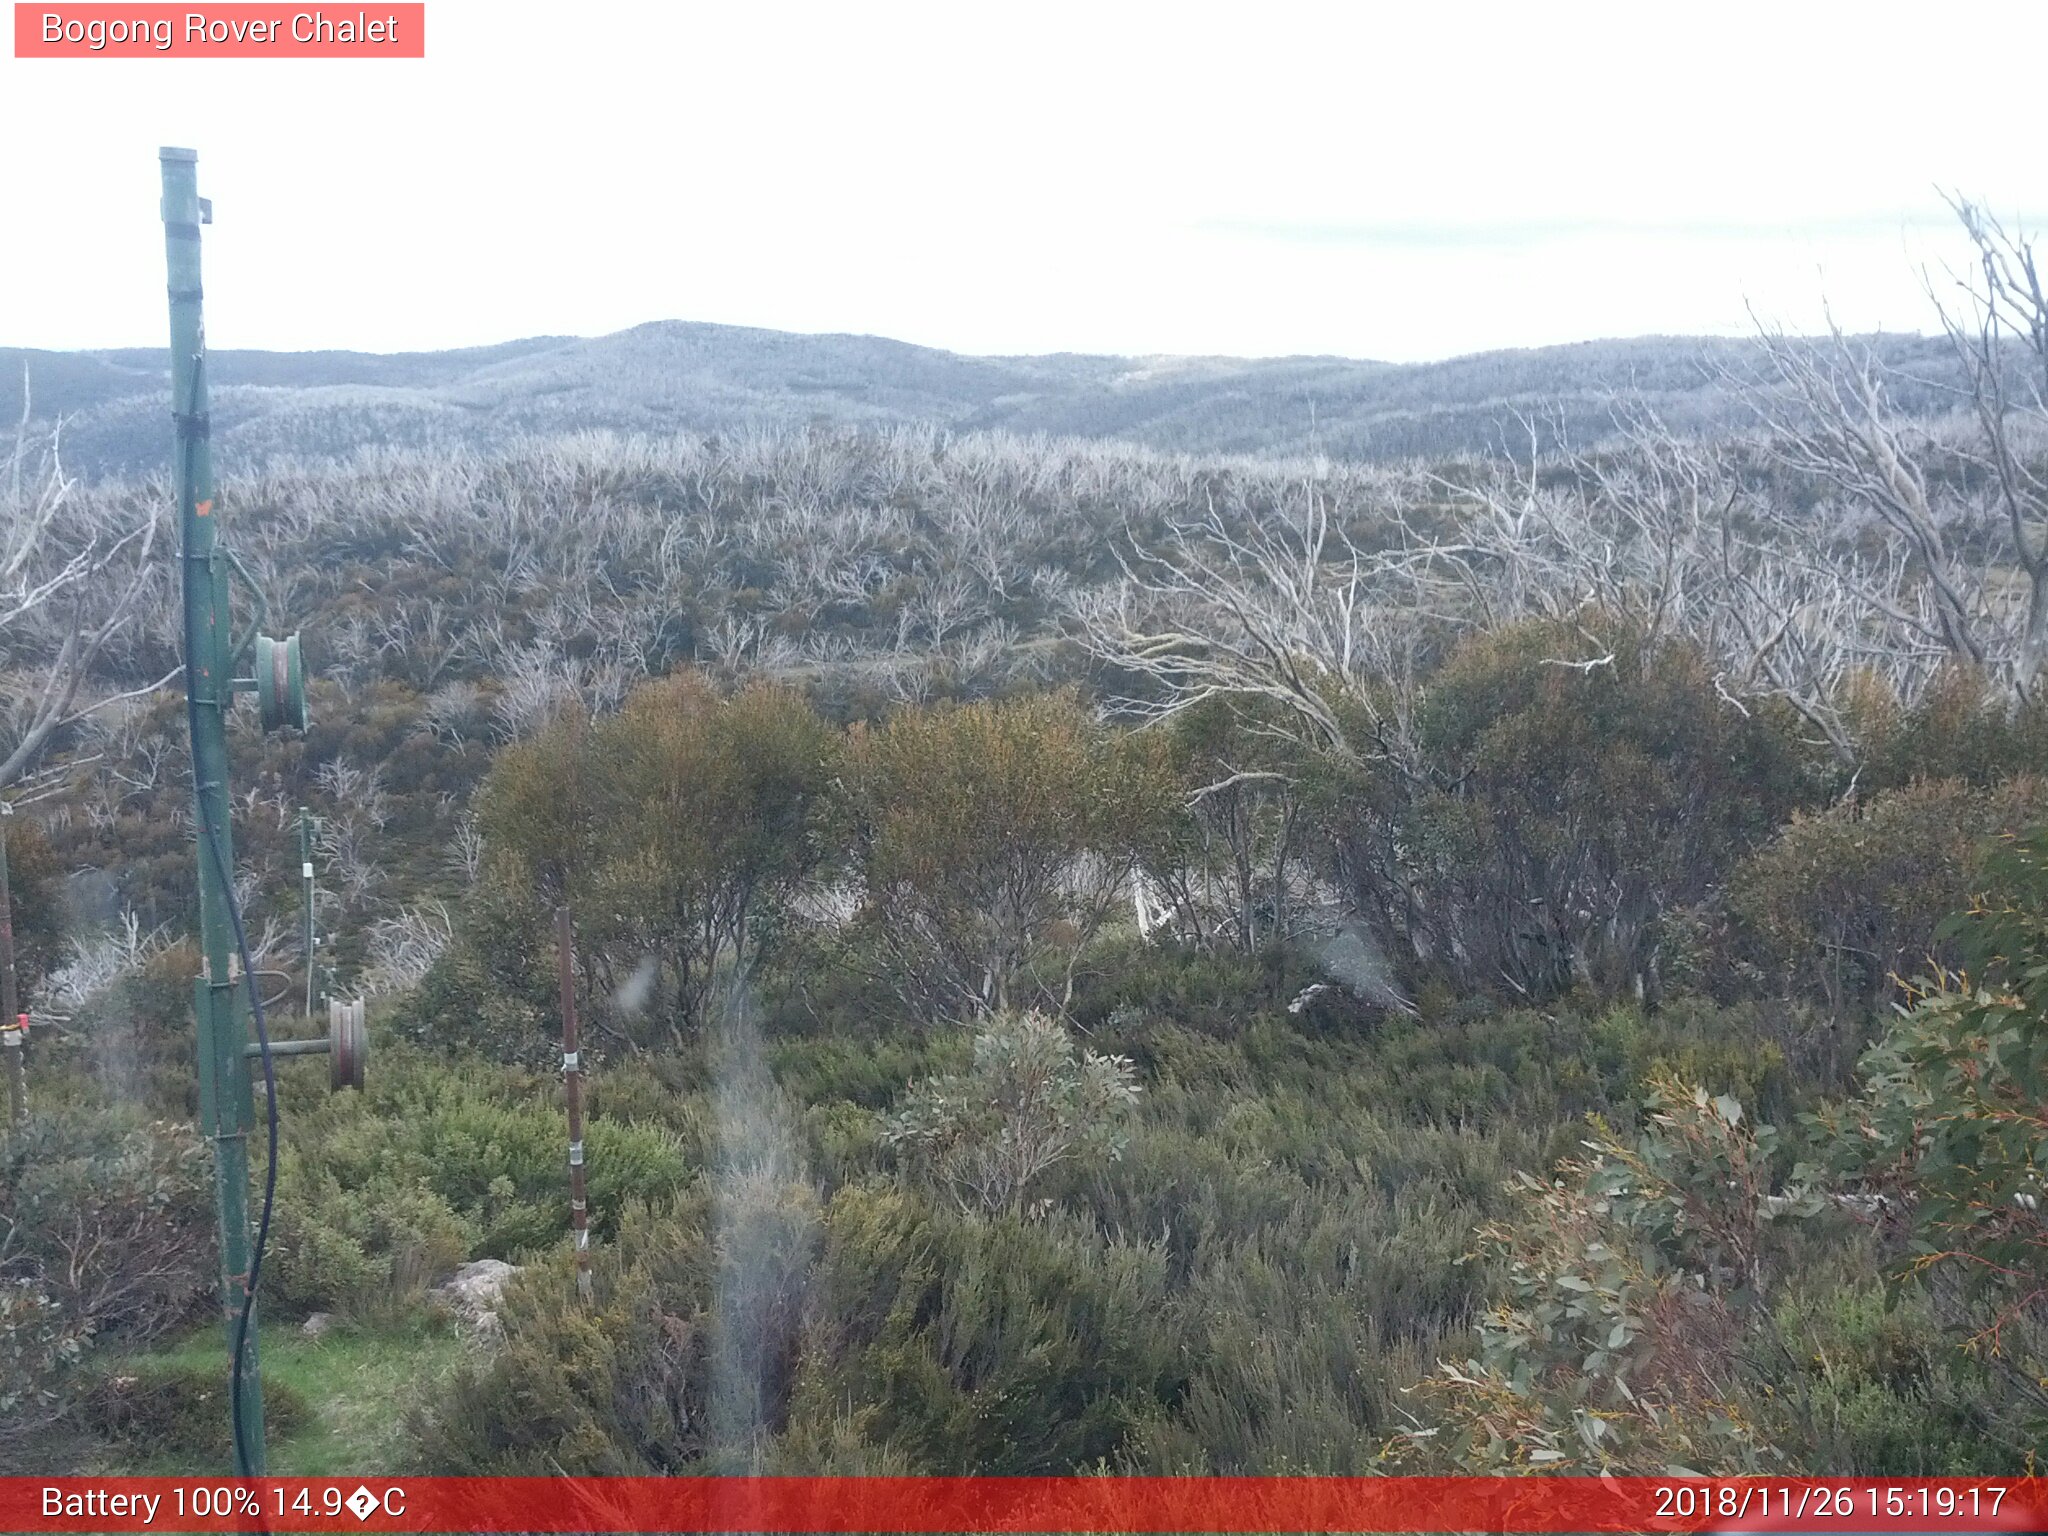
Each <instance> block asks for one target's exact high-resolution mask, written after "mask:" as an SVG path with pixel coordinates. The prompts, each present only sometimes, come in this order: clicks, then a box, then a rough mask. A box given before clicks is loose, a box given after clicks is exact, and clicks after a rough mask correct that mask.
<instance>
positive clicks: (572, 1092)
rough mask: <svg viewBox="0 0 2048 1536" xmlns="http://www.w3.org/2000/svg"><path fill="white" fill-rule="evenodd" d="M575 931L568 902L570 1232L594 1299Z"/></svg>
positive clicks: (580, 1282)
mask: <svg viewBox="0 0 2048 1536" xmlns="http://www.w3.org/2000/svg"><path fill="white" fill-rule="evenodd" d="M574 937H575V931H574V928H573V927H572V925H571V923H570V921H569V908H568V905H567V903H564V904H563V905H561V906H559V907H557V908H555V964H556V968H557V970H558V971H559V972H560V974H561V981H562V1088H563V1091H564V1093H565V1094H566V1095H567V1096H568V1100H569V1230H570V1231H571V1232H572V1233H574V1234H575V1241H576V1294H577V1295H579V1296H581V1297H582V1298H583V1299H584V1300H585V1301H589V1300H590V1296H591V1288H590V1207H589V1204H588V1203H587V1201H586V1199H585V1197H584V1182H583V1053H582V1051H581V1049H580V1048H579V1043H578V1036H577V1033H576V962H575V942H574Z"/></svg>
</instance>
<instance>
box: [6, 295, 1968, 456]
mask: <svg viewBox="0 0 2048 1536" xmlns="http://www.w3.org/2000/svg"><path fill="white" fill-rule="evenodd" d="M1881 346H1882V349H1883V350H1884V351H1885V353H1886V354H1887V356H1888V358H1889V359H1890V360H1892V361H1894V362H1903V363H1907V364H1909V365H1910V364H1913V363H1917V362H1922V361H1925V362H1926V363H1927V364H1928V365H1929V366H1930V369H1932V368H1933V367H1935V366H1938V364H1939V363H1940V361H1941V360H1942V353H1943V348H1942V346H1941V344H1940V343H1938V342H1933V341H1926V340H1922V339H1920V338H1916V337H1904V338H1888V339H1885V340H1884V341H1883V342H1882V343H1881ZM1751 350H1752V348H1751V347H1750V344H1748V343H1746V342H1741V341H1726V340H1707V339H1699V338H1684V337H1646V338H1639V339H1635V340H1628V341H1596V342H1581V343H1577V344H1574V345H1571V346H1560V347H1544V348H1537V349H1533V350H1525V351H1512V352H1489V353H1481V354H1478V355H1476V356H1472V357H1462V358H1455V359H1452V360H1450V361H1448V362H1440V363H1415V364H1392V363H1376V362H1363V361H1357V360H1353V359H1348V358H1336V357H1292V358H1270V359H1242V358H1220V357H1167V358H1123V357H1095V356H1086V355H1081V354H1074V353H1061V354H1054V355H1051V356H1045V357H964V356H961V355H959V354H957V353H952V352H944V351H939V350H936V349H934V348H930V347H916V346H911V345H909V344H907V343H904V342H898V341H889V340H885V339H883V338H880V337H872V336H804V335H793V334H790V333H787V332H782V331H765V330H754V329H749V328H745V327H739V326H723V325H699V324H692V323H687V322H683V321H661V322H658V323H655V324H650V325H642V326H636V327H634V328H633V329H632V330H629V331H620V332H618V333H617V334H615V335H611V336H600V337H594V338H578V337H559V336H543V337H533V338H529V339H527V340H524V341H511V342H506V343H503V344H502V345H499V346H494V347H478V348H468V349H464V350H460V351H452V352H409V353H394V354H389V355H382V354H375V353H363V352H215V353H213V354H212V355H211V358H210V362H211V366H212V380H211V382H212V387H213V401H214V406H213V409H214V433H215V441H216V445H217V446H216V452H217V454H218V456H219V458H220V460H221V464H222V467H223V468H232V467H235V466H236V464H237V461H239V462H240V464H241V465H243V466H247V465H249V464H253V463H261V462H266V461H269V460H273V459H276V458H279V457H289V458H301V459H304V458H328V457H345V456H347V455H350V454H352V453H353V452H355V451H356V450H357V449H359V448H361V447H365V446H374V445H398V446H408V447H434V446H444V445H445V446H454V445H460V444H467V445H472V446H489V445H491V444H494V443H500V442H503V441H505V440H507V439H510V438H513V437H517V436H519V435H522V434H525V433H533V432H541V433H552V432H562V431H573V430H580V429H585V428H611V429H615V430H621V431H628V432H667V431H673V430H676V429H679V428H685V429H692V430H698V431H717V430H730V429H733V428H738V427H744V426H748V425H753V424H762V425H766V424H774V425H787V424H790V423H806V422H816V423H822V424H830V425H880V424H891V423H908V422H929V423H933V424H936V425H940V426H943V427H947V428H951V429H955V430H963V431H964V430H984V429H985V430H995V431H1006V432H1018V433H1036V432H1046V433H1054V434H1060V435H1072V436H1078V437H1094V438H1119V439H1123V440H1127V441H1131V442H1136V443H1142V444H1147V445H1150V446H1153V447H1157V448H1166V449H1174V450H1186V451H1202V452H1226V453H1248V454H1284V453H1303V452H1312V451H1321V452H1324V453H1328V454H1331V455H1333V456H1336V457H1343V458H1356V459H1390V458H1403V457H1409V456H1416V455H1432V456H1433V455H1439V454H1445V453H1457V452H1470V451H1477V450H1485V449H1489V448H1496V447H1498V446H1500V444H1501V443H1502V442H1503V441H1513V440H1515V439H1516V438H1517V437H1518V436H1519V435H1520V432H1521V429H1520V428H1519V426H1518V425H1517V422H1516V413H1517V412H1518V411H1524V412H1536V411H1561V412H1562V413H1563V419H1564V422H1565V425H1566V427H1567V429H1568V430H1569V431H1570V432H1571V433H1572V434H1573V435H1574V436H1575V437H1578V438H1581V439H1584V438H1587V437H1596V436H1598V435H1599V432H1600V429H1601V427H1602V426H1603V424H1604V422H1605V419H1606V406H1605V401H1606V399H1607V398H1608V397H1609V396H1610V395H1611V394H1613V393H1614V392H1616V391H1623V390H1632V391H1636V392H1639V393H1641V394H1643V395H1644V396H1646V397H1648V398H1649V399H1651V400H1652V401H1653V402H1655V403H1656V405H1657V406H1658V408H1659V409H1660V410H1661V411H1662V412H1663V413H1664V414H1665V416H1666V418H1667V419H1668V420H1670V421H1671V422H1672V424H1673V425H1675V426H1682V427H1710V426H1717V425H1723V424H1729V423H1732V422H1734V421H1736V420H1738V419H1740V407H1739V406H1738V405H1737V404H1736V403H1735V402H1733V401H1732V400H1730V399H1729V398H1728V396H1727V394H1726V392H1725V391H1724V390H1722V389H1721V388H1720V387H1718V386H1717V385H1716V384H1715V383H1714V382H1713V369H1714V367H1715V366H1716V365H1734V366H1740V365H1741V363H1742V362H1743V360H1744V359H1745V358H1746V357H1747V356H1748V355H1749V353H1750V352H1751ZM24 362H26V363H27V365H28V372H29V376H30V379H31V388H32V391H33V402H34V407H35V414H36V416H37V417H38V418H39V419H42V420H49V419H53V418H57V417H61V418H63V419H64V421H65V432H64V441H65V456H66V462H67V464H68V465H69V466H70V467H71V468H72V469H73V470H74V471H75V472H79V473H84V474H87V475H92V476H101V475H110V474H130V473H147V472H148V471H150V470H151V469H154V468H156V467H159V466H161V465H162V464H163V463H164V462H165V460H166V458H167V455H168V447H169V433H168V429H167V428H166V426H165V421H164V417H165V412H166V410H167V404H166V393H167V390H168V383H167V372H166V362H165V354H164V352H163V351H161V350H156V349H148V348H134V349H125V350H118V351H105V352H33V351H21V350H18V349H14V350H10V349H0V413H4V419H6V420H10V421H11V420H13V419H15V418H16V416H18V414H19V412H20V409H21V380H22V365H23V363H24Z"/></svg>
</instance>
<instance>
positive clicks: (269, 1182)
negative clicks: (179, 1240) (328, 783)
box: [206, 822, 277, 1477]
mask: <svg viewBox="0 0 2048 1536" xmlns="http://www.w3.org/2000/svg"><path fill="white" fill-rule="evenodd" d="M206 837H207V841H208V843H209V844H210V845H211V846H212V848H213V867H214V870H215V872H216V873H217V874H218V875H219V877H220V883H221V890H222V894H223V895H224V896H225V897H226V900H227V909H228V922H229V924H230V926H232V927H233V928H234V930H235V950H236V952H237V953H238V954H239V955H240V957H241V961H242V980H243V981H244V982H245V983H247V985H248V989H249V1011H250V1013H251V1015H252V1016H253V1017H254V1018H255V1020H256V1044H257V1048H258V1050H260V1051H261V1052H262V1056H263V1104H264V1119H265V1121H266V1126H267V1130H268V1132H269V1154H268V1156H267V1157H266V1158H265V1160H264V1166H263V1214H262V1215H261V1216H259V1217H258V1218H257V1221H256V1243H255V1246H254V1247H253V1248H251V1249H250V1251H249V1277H248V1279H247V1280H245V1281H244V1282H243V1283H242V1311H241V1315H240V1316H239V1317H237V1318H236V1319H235V1346H234V1353H233V1357H232V1363H231V1364H230V1366H229V1368H228V1399H229V1412H230V1413H232V1414H233V1415H234V1423H235V1462H236V1465H237V1466H238V1467H239V1469H240V1471H241V1474H242V1476H244V1477H254V1476H255V1475H256V1471H255V1468H254V1467H253V1466H252V1465H251V1463H250V1457H249V1447H248V1444H247V1443H246V1442H245V1441H244V1439H243V1436H242V1361H243V1358H244V1357H245V1356H246V1354H247V1353H248V1345H249V1320H250V1318H251V1316H252V1315H253V1314H254V1313H255V1310H256V1287H257V1284H258V1283H259V1282H260V1280H261V1279H262V1275H263V1250H264V1248H265V1247H267V1246H268V1245H269V1242H270V1212H271V1208H272V1206H273V1205H275V1203H276V1201H277V1069H276V1067H275V1065H274V1064H273V1063H272V1060H271V1055H270V1026H269V1024H268V1023H267V1021H266V1020H265V1019H264V1017H263V998H262V995H261V994H260V993H259V992H258V990H257V987H256V967H255V965H254V964H253V963H252V962H251V960H250V958H249V938H248V934H247V933H246V931H245V930H244V929H243V926H242V906H241V903H240V902H239V901H237V900H236V899H235V889H234V881H233V880H231V879H230V878H229V877H228V872H227V860H226V859H225V858H224V857H223V856H222V850H221V844H220V834H219V833H218V832H217V831H216V830H215V828H214V826H213V824H212V823H211V822H209V823H207V826H206Z"/></svg>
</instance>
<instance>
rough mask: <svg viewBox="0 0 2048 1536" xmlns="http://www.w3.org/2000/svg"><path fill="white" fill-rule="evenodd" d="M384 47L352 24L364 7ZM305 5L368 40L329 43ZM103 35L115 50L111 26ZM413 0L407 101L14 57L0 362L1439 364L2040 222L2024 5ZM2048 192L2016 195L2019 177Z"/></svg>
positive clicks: (1835, 305)
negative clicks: (851, 344) (756, 354)
mask: <svg viewBox="0 0 2048 1536" xmlns="http://www.w3.org/2000/svg"><path fill="white" fill-rule="evenodd" d="M363 3H368V4H370V5H371V7H372V11H373V13H374V0H363ZM329 10H330V11H332V12H334V13H337V14H350V15H352V14H354V10H355V8H354V7H350V8H348V9H347V10H346V11H344V10H343V7H341V6H340V5H332V6H330V7H329ZM110 14H111V13H110ZM1934 17H1935V11H1934V8H1933V7H1932V6H1931V5H1919V6H1911V7H1908V6H1903V5H1901V6H1896V7H1893V6H1886V5H1883V4H1878V3H1870V0H1865V3H1862V4H1856V5H1853V6H1852V5H1833V4H1824V3H1820V0H1801V3H1792V4H1788V3H1784V0H1780V3H1778V4H1775V5H1752V4H1744V3H1716V4H1714V5H1711V6H1710V5H1704V4H1685V5H1679V4H1654V3H1647V0H1637V3H1634V4H1629V5H1593V4H1581V5H1574V4H1568V3H1563V0H1546V3H1543V4H1527V3H1524V4H1515V5H1508V4H1501V5H1486V4H1454V3H1438V0H1430V3H1420V0H1399V3H1366V0H1350V3H1335V0H1332V3H1322V4H1306V3H1295V4H1289V3H1279V0H1262V3H1260V4H1258V5H1256V6H1254V5H1246V4H1231V5H1224V4H1213V3H1208V0H1181V3H1178V4H1173V5H1154V4H1142V3H1137V0H1095V3H1093V4H1087V5H1078V4H1076V5H1068V4H1061V3H1046V0H1034V3H1031V4H1028V5H1022V4H1014V3H1009V0H952V3H947V4H935V5H909V4H882V3H865V0H839V3H836V4H831V5H825V4H816V5H812V4H792V3H776V0H724V3H720V4H717V5H710V4H702V3H698V0H661V3H630V4H629V3H621V0H558V3H553V4H542V3H535V0H428V4H427V28H428V41H427V50H426V51H427V57H426V58H425V59H422V60H373V61H358V60H287V59H255V60H194V59H186V58H176V57H168V58H156V59H146V60H128V59H120V60H113V59H100V60H91V61H83V60H44V59H16V58H14V57H12V56H11V50H10V53H9V55H8V56H5V57H0V193H4V201H0V207H4V212H0V345H15V346H33V347H48V348H84V347H108V346H143V345H150V346H154V345H161V344H162V343H163V342H164V340H165V337H166V324H167V323H166V318H165V311H164V300H163V245H162V235H161V228H160V226H159V224H158V213H157V161H156V150H157V147H158V146H159V145H163V144H176V145H183V146H188V147H191V148H194V149H196V150H198V152H199V157H200V158H199V186H200V191H201V193H202V194H203V195H206V196H209V197H211V198H212V200H213V203H214V210H215V211H214V224H213V226H212V227H211V228H210V229H209V230H208V231H207V236H206V246H205V262H206V294H207V327H208V334H209V338H210V341H211V343H212V345H213V346H215V347H217V348H221V347H267V348H283V349H303V348H348V349H357V350H368V351H398V350H417V349H435V348H443V347H453V346H469V345H481V344H487V343H490V342H495V341H502V340H507V339H510V338H513V337H519V336H531V335H540V334H564V335H599V334H603V333H606V332H609V331H615V330H619V329H623V328H625V327H628V326H632V325H637V324H641V323H643V322H646V321H651V320H663V319H686V320H705V321H717V322H722V323H727V324H738V325H754V326H766V327H772V328H775V329H780V330H791V331H847V332H855V333H865V334H874V335H883V336H891V337H896V338H899V339H902V340H905V341H911V342H917V343H920V344H924V345H928V346H937V347H945V348H950V349H953V350H956V351H963V352H975V353H1028V352H1058V351H1078V352H1112V353H1125V354H1135V355H1149V354H1159V353H1180V354H1202V353H1215V354H1231V355H1240V356H1269V355H1283V354H1296V353H1328V354H1340V355H1345V356H1352V357H1372V358H1384V359H1388V360H1392V361H1420V360H1426V359H1432V358H1441V357H1449V356H1455V355H1459V354H1462V353H1468V352H1475V351H1484V350H1490V349H1493V348H1500V347H1523V346H1538V345H1546V344H1550V343H1555V342H1568V341H1577V340H1588V339H1593V338H1599V337H1613V336H1631V335H1643V334H1654V333H1664V334H1719V335H1729V334H1742V333H1744V332H1745V331H1748V330H1750V329H1751V328H1752V324H1753V322H1752V320H1751V318H1750V312H1751V311H1752V310H1754V311H1755V313H1757V314H1758V315H1760V316H1762V317H1763V318H1765V319H1766V320H1768V321H1770V322H1771V323H1775V324H1782V325H1785V326H1786V327H1788V328H1790V329H1795V330H1799V329H1811V328H1812V327H1814V326H1816V325H1817V324H1819V323H1820V321H1821V317H1822V313H1823V311H1822V302H1823V300H1825V301H1826V303H1827V305H1828V306H1829V307H1830V309H1831V310H1832V312H1833V314H1834V315H1835V317H1836V318H1837V319H1838V320H1839V321H1840V322H1841V323H1842V324H1843V325H1845V326H1846V327H1848V328H1850V329H1852V330H1871V329H1878V328H1883V329H1886V330H1892V331H1911V330H1921V329H1927V328H1929V327H1931V325H1932V323H1933V320H1932V313H1931V311H1930V309H1929V306H1928V301H1927V298H1926V295H1925V292H1924V291H1923V288H1922V276H1923V273H1931V274H1932V277H1933V280H1934V281H1935V282H1936V283H1938V284H1939V283H1946V282H1948V281H1949V280H1950V279H1949V277H1948V276H1947V275H1946V272H1945V268H1946V267H1947V266H1949V265H1951V264H1954V263H1957V262H1960V261H1961V260H1962V259H1963V257H1964V255H1965V252H1964V249H1963V247H1962V245H1961V244H1960V232H1959V229H1958V227H1957V226H1956V224H1955V221H1954V219H1953V216H1952V215H1951V214H1950V213H1949V212H1948V210H1947V209H1946V208H1945V207H1944V205H1943V203H1942V201H1941V191H1942V189H1953V190H1956V191H1959V192H1961V193H1963V194H1965V195H1968V196H1970V197H1973V198H1977V199H1979V200H1982V201H1984V202H1986V203H1987V204H1988V205H1989V206H1991V207H1992V208H1993V209H1994V210H1996V211H1998V212H2000V213H2001V214H2003V215H2006V216H2007V217H2009V218H2019V219H2027V218H2028V217H2029V216H2030V215H2036V214H2048V187H2044V186H2043V184H2042V180H2041V177H2040V175H2039V162H2040V154H2039V134H2038V131H2037V127H2038V125H2037V119H2038V106H2037V103H2036V101H2035V100H2034V95H2035V93H2034V92H2033V91H2032V90H2031V89H2030V87H2029V85H2028V82H2027V80H2026V78H2025V77H2024V76H2023V75H2022V74H2021V73H2020V72H2019V71H2017V70H2009V71H2002V70H2001V69H2000V67H1999V64H2000V61H2001V60H2005V59H2012V60H2026V59H2030V58H2038V57H2040V56H2041V53H2042V45H2043V44H2044V43H2048V6H2043V5H2040V4H2038V3H2031V4H2006V3H1984V4H1977V5H1973V6H1972V7H1971V8H1970V12H1969V24H1968V26H1967V27H1964V26H1960V25H1957V24H1955V23H1953V22H1949V23H1942V24H1939V25H1937V24H1936V23H1935V20H1934ZM2030 173H2031V174H2030Z"/></svg>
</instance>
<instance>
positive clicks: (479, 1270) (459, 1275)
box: [434, 1259, 519, 1328]
mask: <svg viewBox="0 0 2048 1536" xmlns="http://www.w3.org/2000/svg"><path fill="white" fill-rule="evenodd" d="M518 1273H519V1266H518V1265H517V1264H507V1263H506V1262H505V1261H504V1260H503V1259H477V1260H476V1261H474V1262H473V1263H469V1264H465V1265H463V1266H462V1268H460V1269H458V1270H456V1271H455V1274H454V1276H453V1277H452V1278H450V1279H449V1280H447V1281H445V1282H443V1283H442V1284H440V1285H438V1286H436V1287H434V1294H435V1295H436V1296H439V1297H440V1298H442V1299H443V1300H444V1301H446V1302H447V1303H448V1305H449V1306H450V1307H452V1308H453V1309H454V1311H455V1315H456V1317H457V1318H459V1319H460V1320H461V1321H462V1322H463V1323H465V1324H467V1325H468V1326H469V1327H471V1328H476V1327H479V1326H480V1324H481V1320H482V1319H483V1318H485V1317H489V1318H490V1319H491V1321H492V1322H493V1323H494V1324H495V1323H496V1321H497V1315H496V1314H497V1310H498V1298H499V1297H501V1296H503V1295H504V1294H505V1285H506V1282H508V1281H509V1280H510V1279H511V1278H512V1277H513V1276H514V1275H516V1274H518Z"/></svg>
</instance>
